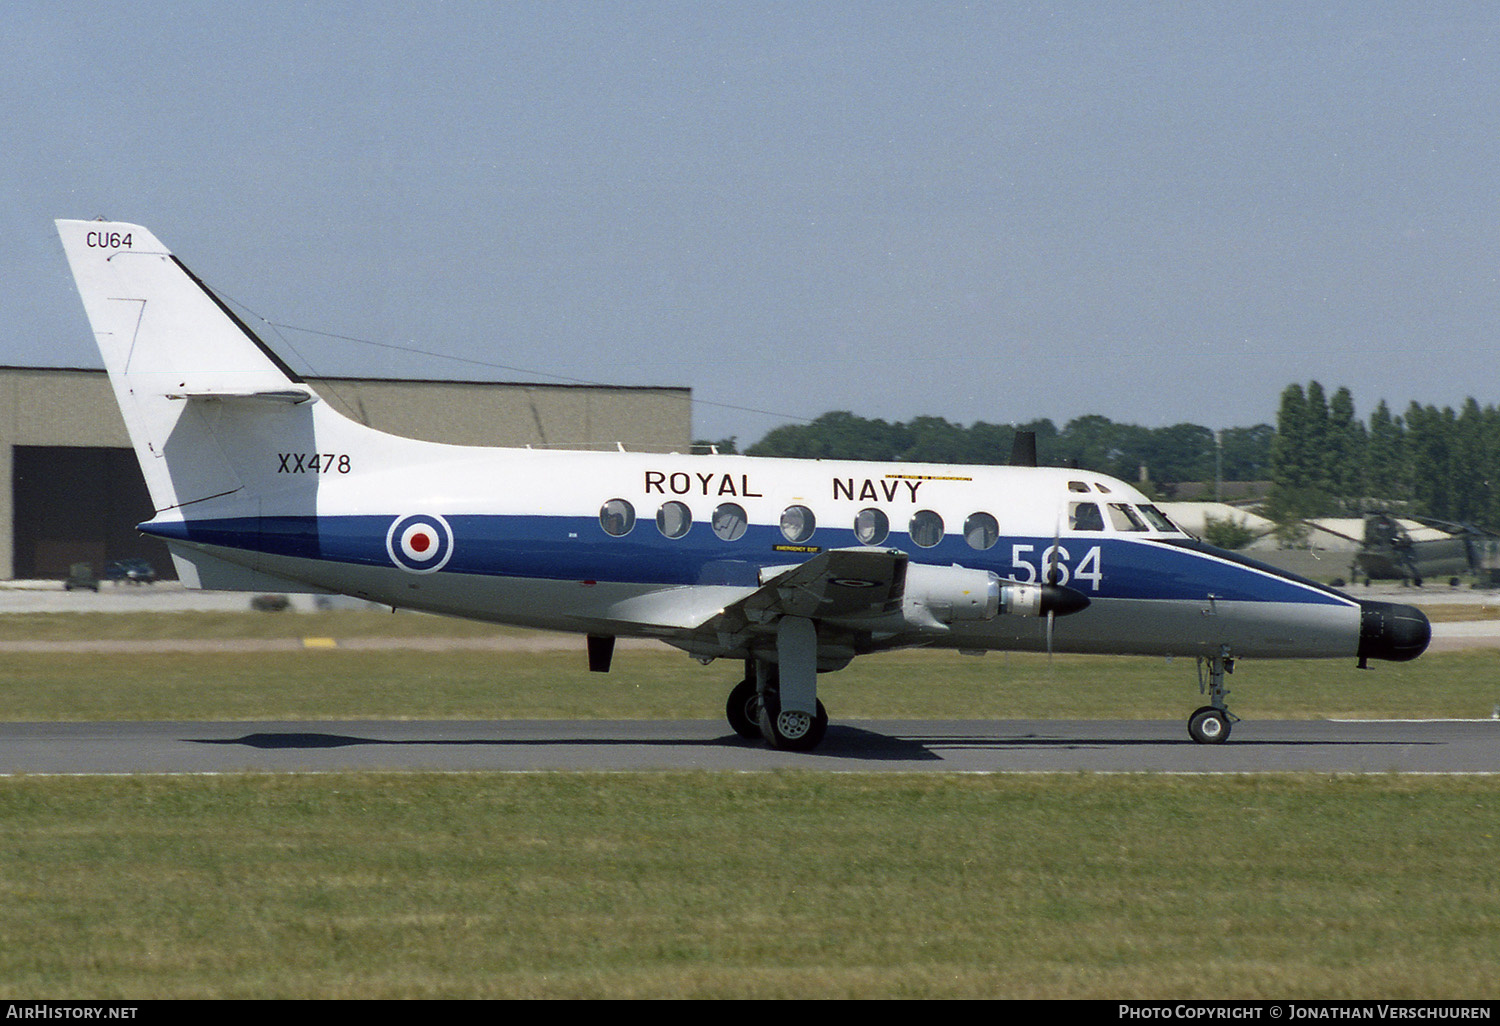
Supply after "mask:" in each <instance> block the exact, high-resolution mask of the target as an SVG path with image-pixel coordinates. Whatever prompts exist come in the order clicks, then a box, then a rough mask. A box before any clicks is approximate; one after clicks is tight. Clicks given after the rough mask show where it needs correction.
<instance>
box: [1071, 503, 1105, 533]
mask: <svg viewBox="0 0 1500 1026" xmlns="http://www.w3.org/2000/svg"><path fill="white" fill-rule="evenodd" d="M1068 526H1069V527H1071V528H1072V529H1073V530H1075V531H1102V530H1104V517H1103V516H1102V515H1101V514H1100V513H1099V507H1098V505H1097V504H1096V503H1092V502H1075V503H1073V504H1072V505H1071V506H1070V507H1068Z"/></svg>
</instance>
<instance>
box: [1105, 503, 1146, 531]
mask: <svg viewBox="0 0 1500 1026" xmlns="http://www.w3.org/2000/svg"><path fill="white" fill-rule="evenodd" d="M1109 522H1110V525H1111V526H1113V527H1114V529H1115V530H1116V531H1145V530H1149V528H1147V527H1146V524H1145V521H1143V520H1141V518H1140V515H1139V514H1138V513H1136V511H1135V510H1133V509H1131V508H1130V507H1129V506H1128V505H1126V504H1125V503H1123V502H1111V503H1110V504H1109Z"/></svg>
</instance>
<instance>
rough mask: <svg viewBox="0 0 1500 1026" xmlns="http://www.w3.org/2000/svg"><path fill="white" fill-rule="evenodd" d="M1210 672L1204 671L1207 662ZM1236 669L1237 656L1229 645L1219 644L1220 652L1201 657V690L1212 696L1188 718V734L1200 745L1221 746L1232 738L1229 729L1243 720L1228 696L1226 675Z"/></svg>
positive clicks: (1199, 676) (1199, 683)
mask: <svg viewBox="0 0 1500 1026" xmlns="http://www.w3.org/2000/svg"><path fill="white" fill-rule="evenodd" d="M1205 663H1206V664H1207V667H1208V673H1207V675H1206V676H1205V674H1204V664H1205ZM1233 672H1234V659H1233V658H1232V657H1231V656H1230V655H1229V646H1228V645H1221V646H1219V654H1218V655H1215V656H1208V657H1206V658H1205V657H1203V656H1199V657H1198V692H1199V694H1205V693H1206V694H1207V695H1208V703H1209V704H1208V705H1205V706H1203V707H1202V708H1200V709H1197V710H1195V711H1194V712H1193V715H1191V716H1189V717H1188V735H1189V736H1190V737H1192V739H1193V740H1194V741H1196V742H1198V743H1199V744H1200V745H1221V744H1223V743H1224V742H1225V741H1228V740H1229V731H1230V728H1232V727H1233V726H1234V724H1235V722H1236V721H1237V720H1238V719H1239V717H1237V716H1235V715H1234V714H1233V713H1231V712H1230V711H1229V707H1228V706H1227V704H1226V703H1225V701H1224V699H1225V696H1226V695H1228V694H1229V689H1228V688H1226V687H1225V686H1224V675H1225V674H1227V673H1233Z"/></svg>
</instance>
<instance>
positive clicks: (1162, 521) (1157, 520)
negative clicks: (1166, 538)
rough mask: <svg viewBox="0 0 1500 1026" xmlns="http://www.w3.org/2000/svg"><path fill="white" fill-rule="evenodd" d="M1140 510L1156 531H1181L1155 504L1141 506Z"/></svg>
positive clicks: (1174, 532) (1175, 532) (1178, 532)
mask: <svg viewBox="0 0 1500 1026" xmlns="http://www.w3.org/2000/svg"><path fill="white" fill-rule="evenodd" d="M1141 512H1142V513H1144V514H1145V515H1146V519H1147V520H1149V521H1151V526H1152V527H1154V528H1156V529H1157V530H1158V531H1170V532H1171V533H1173V534H1181V533H1182V528H1180V527H1178V526H1177V525H1176V524H1174V523H1172V521H1171V519H1170V518H1168V516H1167V515H1166V514H1165V513H1163V512H1162V511H1161V510H1159V509H1157V508H1156V507H1155V506H1142V507H1141Z"/></svg>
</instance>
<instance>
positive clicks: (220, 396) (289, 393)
mask: <svg viewBox="0 0 1500 1026" xmlns="http://www.w3.org/2000/svg"><path fill="white" fill-rule="evenodd" d="M167 398H168V399H183V400H197V401H199V402H223V401H225V400H234V399H252V400H256V401H259V402H266V403H286V404H288V405H291V406H296V405H298V404H300V403H315V402H317V401H318V397H317V395H316V394H315V393H313V392H312V391H311V390H310V389H296V388H285V389H273V390H267V391H259V392H232V391H229V390H227V389H221V390H210V391H204V392H168V393H167Z"/></svg>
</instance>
